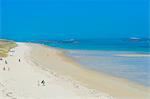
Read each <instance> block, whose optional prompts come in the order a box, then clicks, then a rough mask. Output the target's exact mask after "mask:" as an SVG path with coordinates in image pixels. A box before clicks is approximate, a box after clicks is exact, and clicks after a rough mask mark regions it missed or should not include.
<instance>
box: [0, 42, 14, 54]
mask: <svg viewBox="0 0 150 99" xmlns="http://www.w3.org/2000/svg"><path fill="white" fill-rule="evenodd" d="M16 46H17V44H16V43H15V42H13V41H7V40H0V57H7V55H8V52H9V51H10V49H12V48H14V47H16Z"/></svg>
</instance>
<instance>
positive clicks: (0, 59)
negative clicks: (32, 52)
mask: <svg viewBox="0 0 150 99" xmlns="http://www.w3.org/2000/svg"><path fill="white" fill-rule="evenodd" d="M0 61H3V58H0ZM18 61H19V62H21V60H20V59H19V60H18ZM4 62H5V64H6V66H4V67H3V70H4V71H6V67H7V64H8V61H7V60H5V61H4ZM7 70H8V71H9V70H10V68H9V67H7Z"/></svg>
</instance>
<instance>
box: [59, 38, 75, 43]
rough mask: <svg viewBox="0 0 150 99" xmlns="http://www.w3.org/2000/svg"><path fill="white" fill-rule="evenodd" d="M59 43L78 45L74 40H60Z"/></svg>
mask: <svg viewBox="0 0 150 99" xmlns="http://www.w3.org/2000/svg"><path fill="white" fill-rule="evenodd" d="M61 42H62V43H78V41H77V40H75V39H68V40H62V41H61Z"/></svg>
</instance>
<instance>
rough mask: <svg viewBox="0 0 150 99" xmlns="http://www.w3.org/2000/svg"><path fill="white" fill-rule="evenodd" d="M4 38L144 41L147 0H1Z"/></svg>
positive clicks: (146, 23)
mask: <svg viewBox="0 0 150 99" xmlns="http://www.w3.org/2000/svg"><path fill="white" fill-rule="evenodd" d="M1 12H2V13H1V17H2V18H1V19H2V20H1V21H2V22H1V35H2V36H3V37H4V38H8V39H15V38H20V39H21V38H22V39H28V38H30V39H31V38H49V39H59V38H124V37H147V36H148V34H149V31H148V29H149V27H148V13H149V12H148V0H2V7H1Z"/></svg>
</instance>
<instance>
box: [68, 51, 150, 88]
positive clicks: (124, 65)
mask: <svg viewBox="0 0 150 99" xmlns="http://www.w3.org/2000/svg"><path fill="white" fill-rule="evenodd" d="M68 52H69V53H68V54H67V55H68V56H69V57H72V58H74V59H75V60H76V61H77V62H79V63H80V64H82V65H83V66H85V67H87V68H90V69H93V70H96V71H100V72H104V73H107V74H110V75H113V76H117V77H121V78H125V79H128V80H130V81H133V82H135V83H138V84H142V85H144V86H150V72H149V71H150V57H145V56H143V57H142V56H140V57H136V56H135V57H134V56H132V57H124V56H117V55H118V54H136V53H135V52H124V51H92V50H90V51H89V50H88V51H87V50H68Z"/></svg>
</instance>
